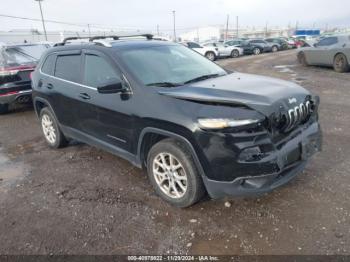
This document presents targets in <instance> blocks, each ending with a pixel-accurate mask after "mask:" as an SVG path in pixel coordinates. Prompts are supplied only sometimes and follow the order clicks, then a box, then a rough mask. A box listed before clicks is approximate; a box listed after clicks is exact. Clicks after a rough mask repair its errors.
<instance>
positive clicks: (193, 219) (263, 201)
mask: <svg viewBox="0 0 350 262" xmlns="http://www.w3.org/2000/svg"><path fill="white" fill-rule="evenodd" d="M218 63H219V64H222V65H223V66H224V67H226V68H228V69H234V70H237V71H240V72H249V73H256V74H261V75H268V76H274V77H279V78H284V79H288V80H292V81H295V82H298V83H300V84H301V85H303V86H304V87H306V88H307V89H309V90H310V91H312V92H314V93H317V94H319V95H320V96H321V103H322V104H321V107H320V121H321V124H322V128H323V133H324V147H323V152H322V153H319V154H318V155H316V157H314V158H313V160H312V161H311V162H310V163H309V165H308V166H307V168H306V170H305V172H303V173H302V174H301V175H299V176H298V177H297V178H296V179H294V180H293V181H292V182H290V183H289V184H288V185H287V186H285V187H283V188H280V189H278V190H276V191H274V192H272V193H270V194H268V195H266V196H263V197H260V198H246V199H223V200H216V201H214V200H210V199H204V200H203V201H202V202H201V203H199V204H197V205H195V206H193V207H191V208H188V209H177V208H173V207H171V206H169V205H168V204H166V203H164V202H163V201H162V200H160V199H159V198H158V197H157V196H156V195H155V193H154V192H153V190H152V188H151V186H150V185H149V183H148V181H147V178H146V176H145V174H144V173H143V172H142V171H140V170H138V169H136V168H134V167H133V166H132V165H130V164H129V163H127V162H126V161H124V160H122V159H120V158H118V157H116V156H113V155H111V154H109V153H106V152H103V151H100V150H98V149H95V148H92V147H90V146H87V145H84V144H79V143H73V144H71V145H70V146H69V147H66V148H64V149H60V150H52V149H49V148H48V147H47V146H46V144H45V142H44V139H43V137H42V135H41V132H40V128H39V124H38V121H37V119H36V116H35V114H34V112H33V110H32V108H30V107H27V108H26V107H23V108H18V109H16V110H15V111H13V112H12V113H10V114H7V115H2V116H0V254H159V253H161V254H168V253H170V254H175V253H177V254H240V255H243V254H350V248H349V247H350V232H349V230H350V201H349V199H350V194H349V193H350V188H349V184H350V183H349V182H350V177H349V171H350V157H349V156H350V146H349V145H350V137H349V136H350V133H349V131H348V130H349V129H350V103H349V102H350V73H348V74H338V73H335V72H333V71H332V70H331V69H327V68H318V67H309V68H304V67H301V66H299V65H297V63H296V52H295V51H286V52H280V53H276V54H264V55H260V56H257V57H256V56H250V57H242V58H239V59H227V60H220V61H219V62H218ZM226 201H228V202H226Z"/></svg>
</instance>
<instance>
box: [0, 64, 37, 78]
mask: <svg viewBox="0 0 350 262" xmlns="http://www.w3.org/2000/svg"><path fill="white" fill-rule="evenodd" d="M25 70H34V67H33V66H12V67H0V76H13V75H17V73H18V72H19V71H25Z"/></svg>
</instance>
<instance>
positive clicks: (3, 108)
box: [0, 104, 9, 114]
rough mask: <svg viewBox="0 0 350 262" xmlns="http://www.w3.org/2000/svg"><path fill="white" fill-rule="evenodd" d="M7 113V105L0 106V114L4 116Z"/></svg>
mask: <svg viewBox="0 0 350 262" xmlns="http://www.w3.org/2000/svg"><path fill="white" fill-rule="evenodd" d="M8 111H9V105H8V104H0V114H6V113H7V112H8Z"/></svg>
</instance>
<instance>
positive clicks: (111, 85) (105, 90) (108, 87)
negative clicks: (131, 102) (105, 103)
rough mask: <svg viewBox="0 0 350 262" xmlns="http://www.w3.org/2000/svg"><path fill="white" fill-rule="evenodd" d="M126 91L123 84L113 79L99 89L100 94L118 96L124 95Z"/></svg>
mask: <svg viewBox="0 0 350 262" xmlns="http://www.w3.org/2000/svg"><path fill="white" fill-rule="evenodd" d="M125 90H126V88H125V87H124V86H123V84H122V82H121V81H120V80H119V79H116V78H113V79H110V80H108V81H106V82H105V83H103V84H102V85H101V86H99V87H98V88H97V91H98V92H99V93H100V94H117V93H122V92H124V91H125Z"/></svg>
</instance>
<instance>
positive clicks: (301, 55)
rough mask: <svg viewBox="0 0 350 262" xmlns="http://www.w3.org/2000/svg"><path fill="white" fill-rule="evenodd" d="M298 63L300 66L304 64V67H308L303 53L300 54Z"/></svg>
mask: <svg viewBox="0 0 350 262" xmlns="http://www.w3.org/2000/svg"><path fill="white" fill-rule="evenodd" d="M298 61H299V63H300V64H302V65H303V66H308V65H309V64H308V62H307V61H306V56H305V54H304V53H303V52H300V53H299V54H298Z"/></svg>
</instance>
